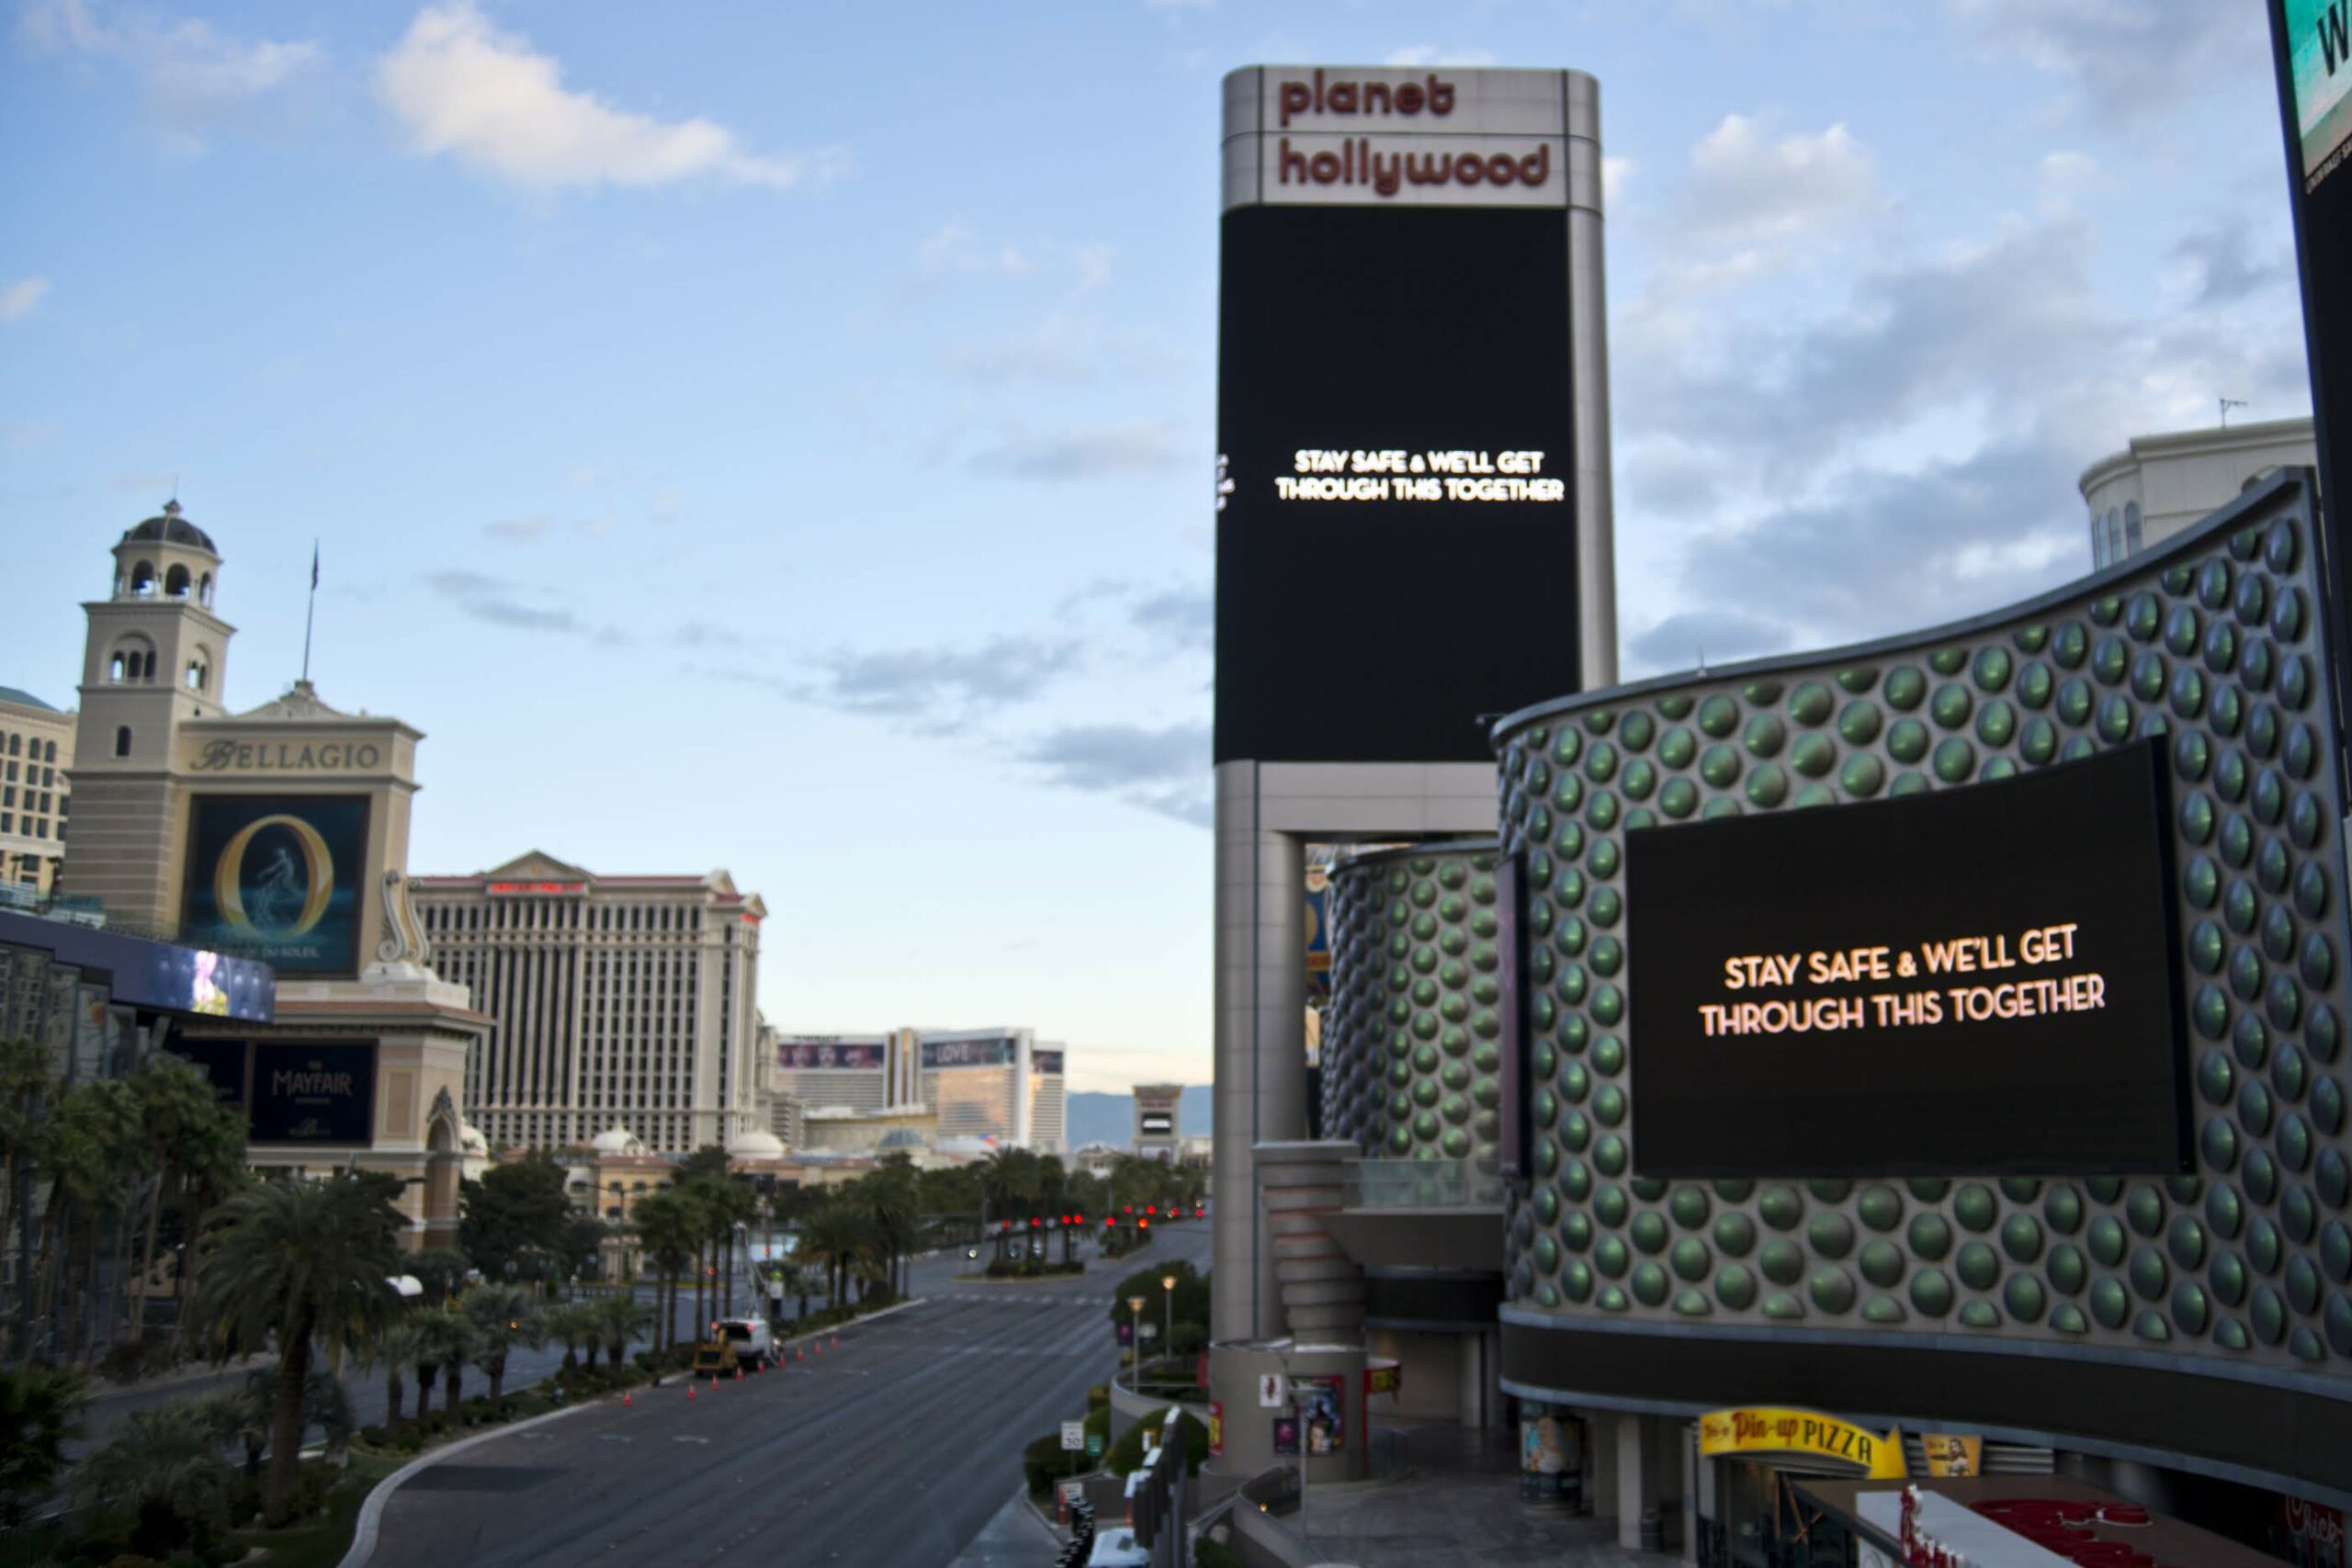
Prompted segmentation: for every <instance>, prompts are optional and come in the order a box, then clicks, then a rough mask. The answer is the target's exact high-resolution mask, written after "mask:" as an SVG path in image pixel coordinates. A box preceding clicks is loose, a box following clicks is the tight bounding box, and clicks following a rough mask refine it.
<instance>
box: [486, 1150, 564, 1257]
mask: <svg viewBox="0 0 2352 1568" xmlns="http://www.w3.org/2000/svg"><path fill="white" fill-rule="evenodd" d="M459 1192H460V1195H461V1201H462V1203H463V1213H462V1214H461V1216H460V1218H459V1219H458V1247H460V1248H461V1249H462V1250H463V1251H464V1252H465V1255H466V1256H467V1257H468V1258H470V1259H472V1261H473V1266H474V1267H475V1268H477V1269H481V1274H482V1278H483V1279H485V1280H502V1281H503V1280H537V1279H544V1278H546V1277H547V1276H548V1274H549V1273H550V1272H551V1271H552V1270H553V1269H555V1268H556V1267H558V1265H559V1261H560V1259H562V1258H563V1256H564V1250H565V1245H566V1240H567V1233H568V1232H569V1231H570V1229H571V1219H572V1209H571V1199H570V1198H569V1197H568V1196H566V1194H565V1192H564V1171H563V1167H561V1166H560V1165H558V1164H556V1163H555V1161H554V1160H552V1159H550V1158H548V1156H546V1155H543V1154H535V1155H533V1156H530V1157H528V1158H527V1159H519V1160H509V1161H507V1162H506V1163H504V1164H503V1165H494V1166H492V1167H491V1168H489V1169H488V1170H485V1171H483V1172H482V1175H481V1180H480V1181H469V1182H466V1183H464V1184H463V1185H462V1186H461V1187H460V1188H459Z"/></svg>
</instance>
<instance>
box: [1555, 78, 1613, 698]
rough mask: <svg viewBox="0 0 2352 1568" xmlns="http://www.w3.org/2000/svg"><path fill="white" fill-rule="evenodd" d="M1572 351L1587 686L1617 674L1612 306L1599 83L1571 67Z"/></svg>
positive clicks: (1581, 635) (1581, 645) (1581, 659)
mask: <svg viewBox="0 0 2352 1568" xmlns="http://www.w3.org/2000/svg"><path fill="white" fill-rule="evenodd" d="M1566 77H1567V80H1566V89H1567V109H1568V113H1567V131H1568V146H1567V178H1568V310H1569V322H1568V354H1569V357H1570V360H1571V362H1572V367H1573V371H1574V377H1575V386H1576V406H1575V408H1574V410H1573V412H1572V419H1573V422H1574V429H1575V432H1576V508H1577V661H1578V665H1579V674H1580V676H1581V680H1580V684H1581V685H1582V686H1583V687H1584V689H1585V690H1586V691H1591V690H1592V689H1593V688H1595V687H1597V686H1607V685H1611V684H1614V683H1615V682H1616V680H1617V566H1616V544H1615V541H1616V523H1615V515H1614V512H1615V507H1614V500H1613V497H1614V482H1613V479H1612V476H1611V471H1610V462H1609V312H1608V309H1607V305H1606V301H1605V298H1604V288H1603V283H1604V280H1605V278H1606V276H1607V269H1606V267H1605V266H1604V265H1603V264H1602V259H1601V243H1600V242H1601V210H1600V208H1601V200H1600V197H1601V191H1600V185H1601V177H1600V84H1599V83H1597V82H1595V81H1594V80H1593V79H1592V78H1591V77H1590V76H1588V75H1586V74H1585V73H1583V72H1581V71H1571V72H1568V73H1566Z"/></svg>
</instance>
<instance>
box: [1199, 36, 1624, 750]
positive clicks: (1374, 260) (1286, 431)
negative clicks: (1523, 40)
mask: <svg viewBox="0 0 2352 1568" xmlns="http://www.w3.org/2000/svg"><path fill="white" fill-rule="evenodd" d="M1567 96H1568V74H1567V73H1564V72H1542V71H1492V72H1482V71H1466V72H1445V71H1436V72H1429V71H1400V70H1365V71H1348V72H1339V71H1332V70H1329V69H1311V68H1306V67H1276V66H1268V67H1263V68H1253V69H1251V70H1249V71H1243V72H1237V73H1234V75H1233V76H1232V77H1229V78H1228V79H1227V175H1226V178H1227V187H1226V189H1227V210H1226V212H1225V217H1224V228H1223V236H1222V248H1221V256H1222V260H1221V271H1220V276H1219V302H1218V333H1217V443H1218V446H1217V449H1218V453H1219V475H1218V490H1219V500H1218V506H1219V514H1218V520H1217V592H1216V734H1215V744H1214V751H1215V756H1216V761H1227V760H1230V759H1235V758H1256V759H1261V760H1280V761H1484V760H1485V759H1486V758H1487V755H1488V751H1487V744H1486V732H1485V729H1484V728H1483V726H1482V725H1481V724H1480V722H1479V716H1480V715H1481V714H1482V713H1484V714H1487V715H1488V716H1491V715H1493V714H1494V713H1497V712H1500V711H1503V710H1507V709H1510V708H1512V707H1516V706H1519V705H1522V704H1525V703H1528V702H1532V701H1534V700H1536V699H1537V698H1539V697H1542V696H1544V695H1546V694H1552V693H1555V692H1558V691H1560V690H1562V689H1567V688H1573V687H1575V686H1577V684H1579V683H1580V679H1581V676H1582V674H1583V673H1584V672H1583V671H1580V669H1579V667H1578V655H1577V623H1578V614H1577V605H1578V583H1577V570H1578V569H1577V527H1578V521H1579V520H1578V517H1577V510H1578V508H1577V493H1578V492H1577V484H1576V480H1575V474H1576V457H1577V454H1576V421H1575V414H1576V386H1575V377H1574V374H1573V371H1572V366H1571V354H1570V350H1571V331H1570V328H1571V320H1572V314H1573V312H1572V305H1571V281H1570V273H1571V267H1570V243H1569V225H1570V212H1569V206H1570V202H1569V190H1570V184H1571V182H1570V165H1571V156H1570V153H1571V138H1570V137H1569V135H1568V133H1567V126H1568V111H1567V107H1566V104H1567ZM1585 145H1589V143H1586V144H1585ZM1594 288H1595V291H1596V292H1597V278H1596V280H1595V284H1594ZM1538 628H1541V629H1540V630H1538Z"/></svg>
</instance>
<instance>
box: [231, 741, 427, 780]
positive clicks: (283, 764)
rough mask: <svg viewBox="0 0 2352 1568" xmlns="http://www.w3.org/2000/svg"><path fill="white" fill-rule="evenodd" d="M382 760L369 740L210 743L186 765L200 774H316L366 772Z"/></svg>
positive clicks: (381, 749) (375, 746) (382, 755)
mask: <svg viewBox="0 0 2352 1568" xmlns="http://www.w3.org/2000/svg"><path fill="white" fill-rule="evenodd" d="M383 761H384V749H383V748H382V747H380V746H379V745H377V744H375V743H374V742H373V741H368V740H360V741H354V742H352V743H350V744H348V745H346V744H345V743H343V742H341V741H337V740H327V741H315V742H314V741H308V740H277V741H269V740H264V741H251V740H208V741H206V742H205V743H204V748H203V750H200V751H198V753H197V754H196V755H195V756H194V757H192V758H190V759H189V760H188V764H187V765H188V767H189V769H190V770H191V771H192V772H195V773H356V772H365V771H366V770H368V769H369V768H375V767H380V766H382V765H383Z"/></svg>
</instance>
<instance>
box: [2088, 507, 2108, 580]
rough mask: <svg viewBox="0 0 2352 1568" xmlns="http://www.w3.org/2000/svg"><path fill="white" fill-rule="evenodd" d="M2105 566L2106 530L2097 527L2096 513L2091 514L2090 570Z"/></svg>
mask: <svg viewBox="0 0 2352 1568" xmlns="http://www.w3.org/2000/svg"><path fill="white" fill-rule="evenodd" d="M2105 565H2107V530H2106V529H2105V528H2102V527H2101V526H2099V520H2098V513H2096V512H2094V513H2091V570H2094V571H2096V570H2098V569H2100V568H2101V567H2104V566H2105Z"/></svg>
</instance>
